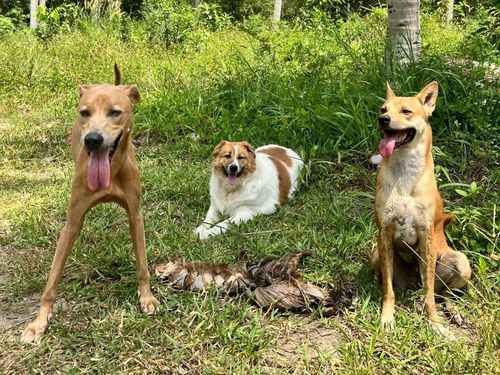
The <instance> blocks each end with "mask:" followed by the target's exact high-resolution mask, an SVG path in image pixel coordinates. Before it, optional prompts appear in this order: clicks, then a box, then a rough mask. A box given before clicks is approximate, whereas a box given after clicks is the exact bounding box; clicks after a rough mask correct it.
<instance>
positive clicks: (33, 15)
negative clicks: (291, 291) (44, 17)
mask: <svg viewBox="0 0 500 375" xmlns="http://www.w3.org/2000/svg"><path fill="white" fill-rule="evenodd" d="M37 9H38V0H31V1H30V27H31V28H32V29H36V27H37V22H36V11H37Z"/></svg>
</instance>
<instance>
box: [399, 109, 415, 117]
mask: <svg viewBox="0 0 500 375" xmlns="http://www.w3.org/2000/svg"><path fill="white" fill-rule="evenodd" d="M401 112H403V115H406V116H408V115H411V114H412V113H413V112H412V111H410V110H409V109H403V110H402V111H401Z"/></svg>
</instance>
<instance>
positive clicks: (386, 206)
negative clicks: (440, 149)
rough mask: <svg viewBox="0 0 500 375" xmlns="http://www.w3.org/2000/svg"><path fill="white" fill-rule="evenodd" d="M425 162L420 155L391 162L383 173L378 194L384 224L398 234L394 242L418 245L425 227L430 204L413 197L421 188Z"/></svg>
mask: <svg viewBox="0 0 500 375" xmlns="http://www.w3.org/2000/svg"><path fill="white" fill-rule="evenodd" d="M422 161H423V158H422V156H421V155H420V153H419V152H418V151H417V152H416V153H415V154H413V155H407V156H406V157H405V158H401V159H399V160H398V159H396V160H394V161H392V160H391V164H390V165H389V166H388V168H386V169H385V170H384V171H383V172H382V173H383V176H382V179H381V181H382V182H383V183H382V186H381V189H380V192H378V194H379V197H378V202H377V206H378V207H379V213H380V220H381V224H382V225H383V226H384V227H386V228H389V227H391V228H392V229H393V232H394V240H395V241H398V242H404V243H406V244H408V245H415V244H416V243H417V230H418V228H422V227H424V226H425V223H426V217H425V213H426V212H427V211H428V207H427V206H428V204H427V203H428V202H427V201H422V200H417V199H415V198H414V197H413V192H414V191H415V188H416V185H417V184H418V180H419V176H420V171H421V168H422V167H423V162H422Z"/></svg>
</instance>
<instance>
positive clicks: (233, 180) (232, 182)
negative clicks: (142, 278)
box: [227, 174, 238, 185]
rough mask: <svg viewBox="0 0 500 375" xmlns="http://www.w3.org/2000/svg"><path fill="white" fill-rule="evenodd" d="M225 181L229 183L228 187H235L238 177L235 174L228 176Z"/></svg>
mask: <svg viewBox="0 0 500 375" xmlns="http://www.w3.org/2000/svg"><path fill="white" fill-rule="evenodd" d="M227 180H228V182H229V185H235V184H236V181H238V176H237V175H235V174H230V175H229V177H228V178H227Z"/></svg>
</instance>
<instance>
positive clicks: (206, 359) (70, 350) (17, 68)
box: [0, 12, 500, 374]
mask: <svg viewBox="0 0 500 375" xmlns="http://www.w3.org/2000/svg"><path fill="white" fill-rule="evenodd" d="M370 17H371V18H368V19H366V20H360V19H357V18H356V17H354V19H353V20H351V21H350V23H349V22H348V23H346V24H339V25H337V27H335V28H333V27H332V28H331V29H328V30H326V31H323V32H321V33H320V32H317V31H315V30H314V29H301V28H298V27H292V26H287V25H284V26H283V27H282V29H279V30H278V31H276V32H275V33H271V32H269V30H268V29H265V28H264V29H263V30H260V31H255V30H253V31H252V32H250V33H249V32H244V31H241V30H240V29H238V28H236V27H231V28H229V29H226V30H223V31H220V32H207V31H205V32H199V33H196V32H193V33H192V34H191V35H190V38H188V40H187V41H186V42H185V43H184V44H183V45H181V46H177V47H175V48H170V49H164V48H162V47H160V46H158V45H156V44H148V43H147V42H146V40H145V39H144V36H143V34H141V33H142V31H141V26H140V25H136V24H132V26H130V27H131V30H132V31H131V36H130V37H129V39H128V40H122V39H120V36H119V35H117V33H116V32H114V31H113V30H112V29H110V28H106V27H91V26H88V25H86V26H84V27H82V28H81V29H80V30H76V31H72V32H69V33H67V34H63V35H58V36H55V37H54V38H53V39H52V40H49V41H47V42H42V41H40V40H37V39H35V38H34V37H32V36H30V35H29V34H26V33H21V32H18V33H15V34H13V35H10V36H7V37H3V38H2V39H0V49H1V50H2V51H5V52H4V53H3V54H2V55H0V66H2V68H1V69H0V139H1V142H0V153H1V155H2V157H1V158H0V188H1V195H0V248H1V250H2V251H0V270H1V271H0V276H2V278H1V280H4V279H5V280H7V281H6V282H1V283H0V304H1V305H2V307H0V317H6V316H9V317H13V316H17V317H21V318H20V319H19V320H18V321H19V324H17V325H14V326H12V327H10V328H8V329H6V330H3V331H0V341H1V344H0V368H2V371H4V372H6V373H23V372H27V371H30V372H40V373H42V372H43V373H48V372H57V371H61V372H68V373H87V372H89V373H90V372H92V373H95V372H102V373H143V372H159V371H165V372H168V371H171V372H182V371H184V372H185V373H206V374H212V373H283V372H293V371H296V372H297V373H388V372H391V373H410V372H419V373H436V374H442V373H495V372H498V369H499V364H498V353H499V339H500V337H499V334H498V332H500V330H499V328H498V320H499V311H500V305H499V302H498V300H499V290H498V285H499V281H500V279H499V276H498V275H499V273H498V271H499V270H498V244H497V242H498V237H499V236H498V233H499V227H498V219H497V216H498V213H497V202H498V192H497V189H498V185H499V171H498V161H499V154H500V152H499V149H498V134H499V129H498V124H496V122H495V119H496V117H498V116H497V114H498V109H496V107H495V103H496V102H495V100H497V99H495V92H496V91H495V90H496V89H497V86H496V84H495V83H494V82H487V81H484V80H483V81H481V82H482V84H483V85H482V86H477V85H476V81H477V80H478V79H480V78H481V77H482V78H481V79H483V78H484V75H485V71H484V70H483V69H481V68H473V67H469V68H467V69H464V68H461V67H457V66H453V65H451V66H450V65H447V64H446V59H445V57H446V56H447V54H449V55H450V56H454V57H457V56H455V54H456V53H458V52H457V51H459V50H460V49H459V48H457V49H455V50H453V51H452V52H453V53H451V51H450V48H451V47H450V46H447V45H445V44H444V43H443V45H440V46H435V50H436V51H438V52H439V54H437V53H436V54H433V50H432V49H430V50H429V51H428V55H427V58H426V59H425V60H424V61H423V62H422V63H420V64H419V65H416V66H412V67H410V68H409V69H408V71H406V72H394V73H392V74H393V76H391V77H390V79H391V81H392V82H394V83H395V85H396V87H397V92H398V93H400V94H405V95H406V94H413V93H415V92H416V91H418V90H419V89H420V88H421V87H422V86H423V85H424V84H425V83H426V82H428V81H430V80H432V79H438V80H439V81H440V84H441V92H440V99H439V102H438V106H437V109H436V114H435V116H433V118H432V124H433V128H434V132H435V141H434V145H435V150H434V151H435V157H436V163H437V165H439V168H438V169H437V170H436V173H437V176H438V182H439V184H440V185H441V187H442V188H441V192H442V194H443V197H444V199H445V204H446V207H447V209H448V210H449V211H451V212H453V213H454V214H455V215H456V216H457V219H458V220H457V223H456V224H453V225H452V227H451V228H450V230H448V236H449V240H450V241H451V243H452V246H453V247H455V248H456V249H460V250H462V251H464V252H465V254H466V255H467V256H468V257H469V259H470V260H471V261H472V263H473V267H474V278H473V282H472V287H471V288H469V290H468V291H467V292H466V293H465V294H464V295H463V296H462V297H461V298H459V299H458V300H457V304H458V305H459V307H460V309H461V312H462V313H463V315H464V316H465V317H466V319H467V324H466V325H465V326H464V327H461V328H460V329H458V328H455V331H456V332H457V335H458V337H459V339H458V340H457V341H456V342H446V341H445V340H443V339H442V338H440V337H437V336H435V335H434V334H433V333H432V332H430V331H429V330H428V329H427V328H426V324H425V319H424V314H423V311H422V303H421V299H422V293H421V291H410V292H405V293H398V295H397V296H398V298H397V310H396V319H397V330H396V332H394V333H390V334H384V333H383V332H382V331H381V329H380V327H379V323H378V318H379V308H380V295H381V292H380V288H379V286H377V285H376V284H375V283H374V281H373V276H372V274H371V272H370V271H369V269H368V264H367V260H368V256H369V253H370V251H371V249H372V246H373V245H374V242H375V235H376V227H375V223H374V219H373V195H374V185H375V173H376V172H375V171H373V170H371V169H369V168H368V164H367V162H366V160H367V158H368V156H369V155H371V153H373V152H374V151H375V150H376V143H377V139H378V134H377V133H376V131H375V127H374V123H375V121H374V120H375V118H376V116H377V111H378V108H379V106H380V104H381V100H382V97H383V95H384V85H383V82H384V80H385V79H386V76H385V75H384V72H383V67H382V66H381V64H380V63H381V55H379V52H380V51H382V49H383V41H382V38H383V33H384V31H383V28H381V27H376V28H374V29H373V32H372V33H367V32H366V30H365V29H364V28H362V27H361V26H362V25H363V22H372V24H373V25H378V23H379V22H382V21H381V15H380V14H379V13H377V12H375V13H374V15H372V16H370ZM428 22H430V21H428ZM429 25H430V23H429ZM429 29H432V30H433V33H434V32H439V30H434V29H435V28H430V27H429ZM449 32H454V33H455V34H456V35H455V36H456V37H455V38H454V39H453V40H454V41H455V42H454V43H460V41H463V40H465V39H466V38H465V36H466V32H465V31H462V30H459V29H458V28H456V29H453V30H451V31H449ZM425 35H426V34H425V33H424V37H425ZM426 40H432V41H435V40H436V35H434V34H432V38H430V37H429V39H424V42H425V41H426ZM438 47H439V48H438ZM469 52H470V53H471V54H472V52H473V51H472V52H471V51H469ZM458 57H464V56H458ZM465 57H467V56H465ZM470 57H471V58H476V56H474V55H471V56H470ZM114 61H117V62H118V63H119V64H120V67H121V69H122V74H123V77H124V81H125V83H133V84H136V85H137V86H138V87H139V88H140V91H141V95H142V99H143V100H142V103H141V104H139V105H138V106H137V108H136V125H135V133H134V134H135V137H136V138H137V139H138V140H140V141H141V145H140V146H139V147H138V149H137V153H138V163H139V167H140V170H141V180H142V185H143V209H142V211H143V214H144V218H145V225H146V240H147V250H148V257H149V262H150V263H154V262H160V261H164V260H165V259H169V258H172V257H176V256H183V257H185V258H186V259H189V260H203V261H211V262H235V261H238V260H240V259H254V258H259V257H262V256H265V255H281V254H284V253H286V252H289V251H295V250H303V249H311V250H312V251H314V252H315V254H316V256H315V257H313V258H311V259H308V260H307V261H306V262H305V264H304V266H303V272H304V275H305V276H306V278H307V279H308V280H311V281H313V282H316V283H318V284H320V285H323V286H327V285H329V284H336V283H339V282H343V281H351V282H354V283H356V284H357V285H358V287H359V290H360V298H359V301H357V303H356V305H355V309H354V310H353V311H349V312H346V314H345V315H344V316H342V317H336V318H329V319H326V318H321V317H319V316H318V314H314V315H312V317H308V316H307V315H300V314H291V313H282V312H278V311H261V310H259V309H257V308H256V307H254V306H253V305H252V304H251V303H250V302H249V301H248V300H247V299H245V298H244V297H241V298H229V297H227V296H224V295H222V294H220V293H217V292H216V291H210V292H208V293H205V294H203V293H202V294H192V293H175V292H173V291H172V290H171V289H170V288H169V287H168V286H166V285H163V284H160V283H159V282H158V281H156V280H154V281H153V288H154V293H155V295H156V296H157V297H158V299H159V301H160V311H159V312H158V313H157V314H156V315H154V316H153V317H149V318H148V317H146V316H144V315H142V314H141V313H140V312H139V311H138V301H137V296H136V288H135V266H134V260H133V255H132V254H133V251H132V245H131V242H130V240H129V234H128V228H127V223H126V215H125V213H124V212H123V211H122V210H121V209H119V208H118V207H117V206H113V205H101V206H98V207H96V208H95V209H93V210H92V211H91V212H90V213H89V215H88V216H87V219H86V222H85V226H84V229H83V231H82V235H81V238H80V240H79V241H78V242H77V244H76V246H75V248H74V249H73V251H72V253H71V255H70V258H69V260H68V263H67V265H66V268H65V271H64V275H63V279H62V283H61V285H60V288H59V300H60V301H61V303H59V306H58V308H56V312H55V314H54V317H53V319H52V320H51V323H50V328H49V330H48V332H47V333H46V335H45V336H44V338H43V339H42V341H41V343H40V344H38V345H21V344H20V343H19V341H18V338H19V335H20V333H21V331H22V329H23V328H24V325H25V324H26V322H23V319H29V318H31V316H29V314H27V312H29V311H32V310H33V303H27V302H26V301H27V300H26V299H28V301H29V300H30V298H34V297H37V296H38V295H39V294H40V293H41V292H42V291H43V288H44V285H45V281H46V277H47V275H48V270H49V267H50V263H51V261H52V255H53V251H54V248H55V243H56V240H57V237H58V232H59V230H60V229H61V227H62V226H63V224H64V219H65V209H66V204H67V200H68V196H69V191H70V180H71V174H72V168H73V167H72V161H71V157H70V149H69V145H68V143H67V141H66V133H67V130H68V129H69V128H70V127H71V125H72V122H73V120H74V117H75V105H76V102H77V86H78V84H83V83H94V82H111V81H112V65H113V62H114ZM193 134H194V135H197V137H193ZM221 138H229V139H234V140H237V139H238V140H239V139H248V140H250V141H251V142H253V143H254V144H256V145H262V144H266V143H271V142H277V143H280V144H283V145H288V146H292V147H294V148H295V149H297V150H298V151H299V152H301V154H302V155H304V157H305V158H306V159H307V168H306V170H305V172H304V176H303V177H304V178H303V182H302V185H301V187H300V189H299V191H298V193H297V195H296V197H295V199H294V200H293V201H291V202H289V203H288V204H286V205H285V206H284V207H283V208H282V209H281V210H280V211H278V212H277V213H276V214H274V215H272V216H269V217H259V218H257V219H255V220H254V221H252V222H250V223H247V224H245V225H242V226H240V227H237V228H236V227H235V228H232V229H231V230H230V231H229V232H228V234H227V235H224V236H221V237H218V238H214V239H211V240H209V241H206V242H200V241H198V240H197V239H196V238H195V237H194V236H193V234H192V230H193V229H194V228H195V227H196V226H197V225H198V224H199V223H200V222H201V220H202V219H203V217H204V215H205V213H206V210H207V209H208V203H209V200H208V179H209V173H210V153H211V150H212V148H213V147H214V145H215V144H216V143H218V141H219V140H220V139H221ZM472 182H476V184H477V186H478V188H475V187H474V185H471V183H472ZM30 306H31V309H30ZM16 321H17V320H16ZM311 343H312V344H311Z"/></svg>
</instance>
